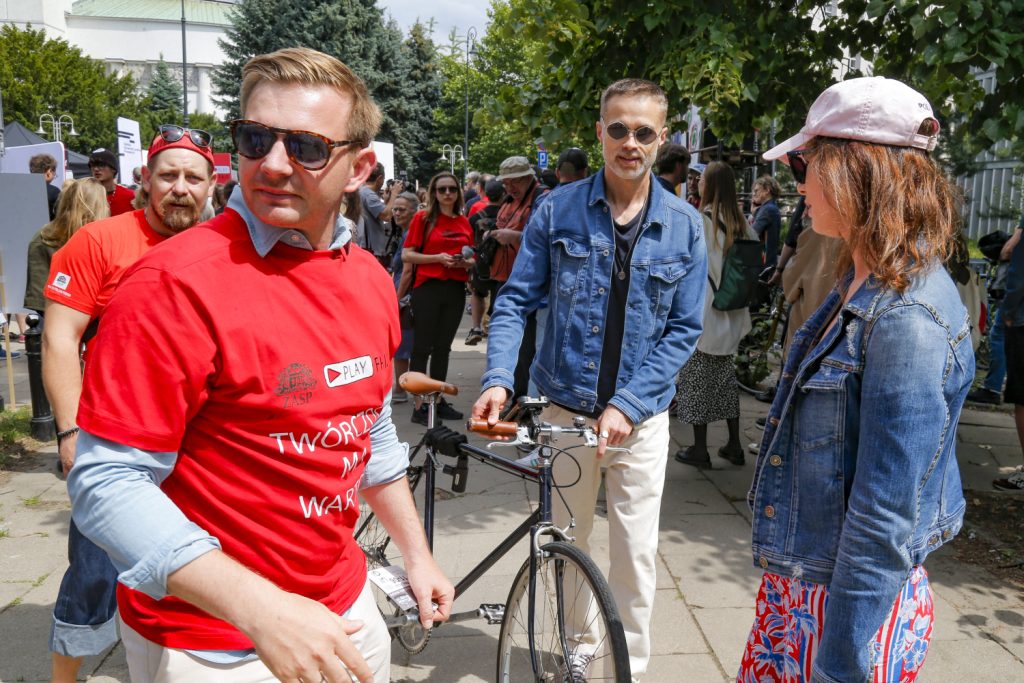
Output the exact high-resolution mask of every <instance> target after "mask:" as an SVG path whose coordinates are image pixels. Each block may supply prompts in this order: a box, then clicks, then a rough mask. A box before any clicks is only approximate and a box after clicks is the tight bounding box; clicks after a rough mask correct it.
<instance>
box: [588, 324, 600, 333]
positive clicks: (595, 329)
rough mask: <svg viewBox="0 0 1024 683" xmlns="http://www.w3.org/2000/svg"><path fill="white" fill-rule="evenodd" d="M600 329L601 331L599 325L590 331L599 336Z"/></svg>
mask: <svg viewBox="0 0 1024 683" xmlns="http://www.w3.org/2000/svg"><path fill="white" fill-rule="evenodd" d="M600 329H601V328H600V327H598V326H597V325H594V326H593V327H591V328H590V331H591V332H593V333H594V334H597V332H598V330H600Z"/></svg>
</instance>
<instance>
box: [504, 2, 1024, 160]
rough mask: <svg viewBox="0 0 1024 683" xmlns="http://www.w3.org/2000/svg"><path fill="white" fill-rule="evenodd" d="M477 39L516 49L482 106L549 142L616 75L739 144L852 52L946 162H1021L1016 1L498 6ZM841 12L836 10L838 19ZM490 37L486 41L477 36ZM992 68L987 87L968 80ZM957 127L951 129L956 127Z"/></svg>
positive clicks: (804, 101)
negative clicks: (901, 84) (902, 94)
mask: <svg viewBox="0 0 1024 683" xmlns="http://www.w3.org/2000/svg"><path fill="white" fill-rule="evenodd" d="M499 7H503V8H505V9H502V10H498V9H495V10H494V14H493V17H494V21H493V22H492V24H491V27H490V29H489V32H488V36H487V38H486V41H491V40H498V39H501V40H505V41H519V42H520V43H523V44H524V47H523V48H522V49H521V50H520V51H519V55H520V56H521V59H522V61H523V62H524V64H523V67H522V69H521V71H520V74H521V76H520V77H518V78H517V76H516V74H515V71H514V70H513V69H511V68H509V67H508V65H506V66H505V68H504V70H503V72H504V73H505V74H506V77H507V78H508V81H507V85H506V84H501V85H499V87H498V88H497V90H496V92H495V94H494V96H493V97H490V98H488V100H487V101H486V102H485V104H486V105H487V106H488V108H489V109H491V110H492V111H494V112H496V113H498V114H500V115H502V116H504V117H505V118H506V119H518V120H520V121H521V122H522V124H523V125H525V126H526V127H527V128H528V129H529V130H531V131H533V132H534V133H535V134H539V135H540V136H542V137H543V138H544V139H545V140H547V141H548V142H549V143H558V142H559V141H561V140H564V139H566V138H567V137H571V136H574V135H575V136H582V135H585V131H587V130H588V129H589V128H590V127H592V125H593V122H594V120H595V119H596V118H597V116H598V101H599V97H600V93H601V90H602V89H603V88H604V87H605V86H606V85H608V84H609V83H611V82H612V81H614V80H616V79H618V78H625V77H642V78H648V79H650V80H653V81H655V82H657V83H659V84H660V85H661V86H662V87H663V88H664V89H665V90H666V93H667V94H668V96H669V101H670V117H671V116H672V115H678V114H680V113H682V112H683V111H685V109H686V108H687V107H688V106H689V105H690V104H695V105H697V106H698V107H700V108H701V113H702V116H703V117H704V119H705V121H706V122H707V123H708V124H710V127H711V128H712V130H714V131H715V132H716V133H717V134H718V135H719V136H720V137H723V138H725V139H727V140H729V141H730V142H733V143H739V142H740V141H741V140H742V139H743V138H744V137H747V136H749V135H750V134H751V133H752V132H753V131H755V130H760V131H767V130H768V129H769V127H770V126H771V125H772V123H773V122H774V123H775V125H776V130H777V132H778V133H779V134H784V133H788V132H789V131H795V130H796V129H798V128H799V127H800V126H801V125H802V123H803V117H804V115H805V113H806V111H807V109H808V107H809V106H810V104H811V102H813V100H814V98H815V97H816V96H817V95H818V94H819V93H820V92H821V91H822V90H823V89H824V88H825V87H827V86H828V85H829V84H830V83H832V82H833V81H834V80H836V77H837V74H840V75H841V77H843V78H848V77H850V76H856V75H863V74H862V73H861V71H860V70H857V69H851V68H850V61H849V60H848V59H847V57H848V56H850V55H855V56H856V55H859V56H862V57H863V58H864V60H865V62H864V63H865V65H866V70H871V72H872V73H875V74H878V75H885V76H890V77H893V78H898V79H900V80H903V81H906V82H908V83H909V84H910V85H912V86H914V87H916V88H918V89H920V90H921V91H922V92H924V93H925V94H926V95H927V96H928V97H929V99H930V100H931V101H932V103H933V105H934V106H935V107H936V108H937V110H938V112H939V115H940V118H942V119H943V120H944V121H945V122H946V123H947V126H946V129H947V132H948V133H949V134H947V136H946V137H947V138H948V137H951V136H953V137H955V138H956V139H955V141H952V142H949V143H947V144H946V146H945V147H944V149H946V150H949V153H950V154H952V155H953V156H955V157H956V159H954V163H953V165H954V166H955V167H957V168H959V169H961V170H965V169H968V168H969V166H970V163H969V162H970V158H971V157H972V156H973V155H974V154H976V153H978V152H979V151H981V150H983V149H987V148H990V147H992V145H993V144H994V143H995V142H997V141H1000V140H1008V141H1010V143H1011V144H1010V145H1009V146H1005V147H1007V149H1006V152H1007V153H1010V154H1015V155H1016V156H1024V154H1022V152H1024V135H1022V134H1024V98H1022V97H1021V96H1020V93H1021V92H1024V81H1022V79H1024V50H1021V49H1020V46H1021V45H1022V44H1024V4H1022V3H1020V2H1015V1H1014V0H947V1H946V2H940V3H915V2H906V0H839V2H838V3H834V2H829V1H826V0H775V1H774V2H771V3H765V2H762V1H761V0H757V1H755V0H725V1H724V2H716V3H700V2H686V1H680V0H650V1H649V2H644V3H622V2H618V1H617V0H496V1H495V8H499ZM836 10H838V11H836ZM486 41H485V42H486ZM993 68H994V73H995V75H994V78H993V79H992V81H991V84H992V85H991V87H990V88H989V90H988V92H986V91H985V89H984V88H983V87H982V85H981V83H979V81H978V79H977V78H975V75H976V74H977V73H978V72H984V71H988V70H990V69H993ZM957 122H960V125H959V126H956V127H955V130H952V128H953V126H951V125H948V124H956V123H957Z"/></svg>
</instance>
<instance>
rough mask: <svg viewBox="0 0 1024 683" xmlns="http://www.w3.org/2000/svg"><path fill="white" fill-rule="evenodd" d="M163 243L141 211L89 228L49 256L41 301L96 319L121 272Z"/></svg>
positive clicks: (90, 224) (163, 238)
mask: <svg viewBox="0 0 1024 683" xmlns="http://www.w3.org/2000/svg"><path fill="white" fill-rule="evenodd" d="M166 239H167V238H166V237H164V236H163V235H161V234H159V233H157V232H156V231H155V230H153V228H151V227H150V225H149V221H147V220H146V212H145V210H144V209H139V210H138V211H132V212H131V213H125V214H121V215H120V216H114V217H113V218H105V219H103V220H101V221H96V222H95V223H89V224H88V225H85V226H83V227H82V229H81V230H79V231H78V232H76V233H75V234H74V235H72V236H71V239H69V240H68V242H67V244H65V245H64V246H63V247H61V248H60V249H58V250H57V252H56V253H55V254H54V255H53V260H52V261H51V262H50V276H49V279H48V280H47V283H46V289H45V290H44V293H45V295H46V298H47V299H50V300H51V301H56V302H57V303H59V304H64V305H65V306H68V307H70V308H73V309H75V310H76V311H80V312H82V313H85V314H86V315H88V316H89V317H90V318H98V317H99V316H100V314H101V313H102V312H103V309H104V308H105V307H106V305H107V303H108V302H109V301H110V297H112V296H113V295H114V290H115V289H117V285H118V283H119V282H120V281H121V278H122V276H124V273H125V271H126V270H128V268H129V267H130V266H132V265H133V264H134V263H135V262H136V261H138V260H139V257H140V256H142V255H143V254H145V253H146V252H147V251H149V250H150V249H152V248H153V247H154V246H156V245H157V244H160V243H161V242H163V241H164V240H166Z"/></svg>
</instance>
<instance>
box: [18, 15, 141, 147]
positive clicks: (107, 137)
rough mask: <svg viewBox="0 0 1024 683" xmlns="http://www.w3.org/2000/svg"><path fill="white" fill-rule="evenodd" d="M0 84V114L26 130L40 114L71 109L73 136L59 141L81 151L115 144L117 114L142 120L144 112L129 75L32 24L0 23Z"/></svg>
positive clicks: (62, 112) (67, 111)
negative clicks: (113, 70) (110, 68)
mask: <svg viewBox="0 0 1024 683" xmlns="http://www.w3.org/2000/svg"><path fill="white" fill-rule="evenodd" d="M0 89H2V90H3V96H4V116H5V117H7V119H8V120H12V119H13V120H16V121H18V122H20V123H21V124H22V125H24V126H26V127H27V128H29V129H30V130H35V129H36V128H37V127H38V125H39V116H40V115H41V114H44V113H50V112H52V113H53V114H54V115H60V114H70V115H71V116H72V118H74V121H75V129H76V131H77V132H78V136H77V137H68V136H67V133H66V132H65V136H64V143H65V144H66V145H67V146H68V147H69V148H71V149H74V150H76V151H80V152H86V153H88V152H89V151H91V150H93V149H95V148H97V147H108V148H112V149H116V148H117V145H116V142H117V117H118V116H124V117H127V118H131V119H136V120H140V121H141V120H143V119H144V118H145V116H144V115H145V113H146V106H145V103H144V101H143V97H142V96H141V95H140V94H139V92H138V83H137V82H136V81H135V79H134V78H132V77H131V76H127V75H126V76H119V75H117V74H108V73H106V70H105V68H104V66H103V64H101V63H100V62H97V61H94V60H92V59H90V58H88V57H86V56H85V55H83V54H82V52H81V50H79V49H78V48H76V47H72V46H71V45H69V44H68V43H67V41H64V40H59V39H58V40H51V39H48V38H47V37H46V34H45V33H44V32H43V31H42V30H38V31H37V30H33V29H32V27H27V28H26V29H24V30H23V29H19V28H17V27H15V26H13V25H11V24H7V25H5V26H2V27H0ZM47 132H49V129H48V128H47Z"/></svg>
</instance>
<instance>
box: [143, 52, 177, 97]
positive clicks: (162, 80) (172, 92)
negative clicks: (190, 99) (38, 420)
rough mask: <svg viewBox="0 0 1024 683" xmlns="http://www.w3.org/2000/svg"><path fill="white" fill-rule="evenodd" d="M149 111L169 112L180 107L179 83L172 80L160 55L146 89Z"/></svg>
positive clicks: (169, 71)
mask: <svg viewBox="0 0 1024 683" xmlns="http://www.w3.org/2000/svg"><path fill="white" fill-rule="evenodd" d="M146 94H147V95H148V96H149V108H150V110H151V111H169V110H173V109H178V108H179V107H181V83H178V82H177V81H175V80H174V77H173V76H171V70H170V69H169V68H168V67H167V62H165V61H164V56H163V54H162V53H161V55H160V60H159V61H158V62H157V63H156V67H154V69H153V77H152V78H151V79H150V81H149V87H148V88H146Z"/></svg>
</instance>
